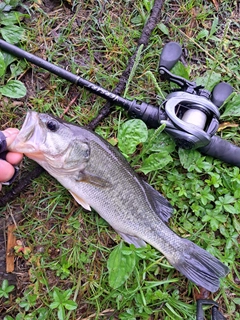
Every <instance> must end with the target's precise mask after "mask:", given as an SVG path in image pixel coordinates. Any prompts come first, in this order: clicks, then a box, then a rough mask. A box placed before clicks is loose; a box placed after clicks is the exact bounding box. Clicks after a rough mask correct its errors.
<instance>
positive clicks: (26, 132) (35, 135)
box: [9, 111, 43, 153]
mask: <svg viewBox="0 0 240 320" xmlns="http://www.w3.org/2000/svg"><path fill="white" fill-rule="evenodd" d="M42 137H43V132H42V130H41V127H40V126H39V117H38V113H37V112H35V111H28V112H27V114H26V118H25V120H24V122H23V125H22V128H21V130H20V131H19V133H18V135H17V137H16V139H15V140H14V141H13V142H12V144H11V145H10V146H9V150H11V151H15V152H22V153H35V152H37V151H39V148H38V147H39V142H40V141H41V140H42Z"/></svg>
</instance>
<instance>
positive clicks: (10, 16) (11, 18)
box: [0, 11, 29, 26]
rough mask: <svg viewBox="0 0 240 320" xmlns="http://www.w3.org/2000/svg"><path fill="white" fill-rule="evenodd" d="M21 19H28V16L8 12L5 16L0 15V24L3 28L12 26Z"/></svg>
mask: <svg viewBox="0 0 240 320" xmlns="http://www.w3.org/2000/svg"><path fill="white" fill-rule="evenodd" d="M23 17H29V15H28V14H23V13H20V12H17V11H14V12H8V13H7V14H4V13H2V14H0V23H1V24H3V25H5V26H12V25H13V24H15V23H18V22H19V20H20V19H21V18H23Z"/></svg>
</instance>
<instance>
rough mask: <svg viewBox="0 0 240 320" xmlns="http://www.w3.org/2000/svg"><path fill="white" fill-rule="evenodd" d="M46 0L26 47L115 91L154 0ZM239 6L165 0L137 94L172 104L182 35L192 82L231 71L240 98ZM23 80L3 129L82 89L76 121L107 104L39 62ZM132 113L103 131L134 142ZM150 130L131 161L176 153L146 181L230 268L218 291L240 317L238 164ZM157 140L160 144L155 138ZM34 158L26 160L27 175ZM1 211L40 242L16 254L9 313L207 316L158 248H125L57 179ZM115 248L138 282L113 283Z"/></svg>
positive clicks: (105, 124)
mask: <svg viewBox="0 0 240 320" xmlns="http://www.w3.org/2000/svg"><path fill="white" fill-rule="evenodd" d="M69 2H70V1H69ZM47 4H48V5H46V4H45V5H44V2H42V1H34V2H32V1H24V5H26V7H27V8H28V13H29V14H30V16H31V18H30V19H28V18H25V19H24V21H22V22H21V26H22V27H24V29H25V36H24V40H23V41H22V44H23V46H24V48H25V49H26V50H28V51H30V52H32V53H35V54H37V55H39V56H41V57H43V58H47V59H48V60H49V61H52V62H54V63H56V64H58V65H61V66H63V67H65V68H68V70H71V71H72V72H74V73H78V74H79V75H81V76H82V77H84V78H86V79H88V80H90V81H93V82H95V83H99V84H101V85H102V86H103V87H105V88H106V89H108V90H112V89H113V88H114V87H115V86H116V84H117V82H118V79H119V77H120V75H121V73H122V71H123V70H124V68H125V67H126V65H127V62H128V58H129V57H130V56H131V55H132V54H133V52H134V50H135V48H136V44H137V40H138V38H139V36H140V34H141V30H142V28H143V26H144V23H145V21H146V19H147V17H148V16H149V12H150V8H151V6H152V5H153V1H151V0H149V1H147V0H146V1H135V2H134V3H133V2H131V1H127V0H126V1H123V2H121V3H120V2H119V3H116V2H115V1H108V2H102V1H97V2H93V1H81V2H80V4H78V2H77V1H74V0H73V1H71V2H70V4H67V2H64V1H63V3H62V4H60V2H58V1H54V2H51V1H49V3H48V2H47ZM54 4H55V6H54ZM72 8H73V9H74V10H73V11H72ZM21 10H23V9H21ZM237 13H238V11H237V3H236V2H233V1H228V0H223V1H222V2H221V5H220V6H219V10H218V11H216V8H215V6H214V4H213V3H212V2H211V1H202V0H197V1H185V0H181V1H165V4H164V6H163V9H162V21H161V23H160V24H159V25H158V26H157V27H156V28H155V30H154V31H153V33H152V35H151V37H150V42H149V45H148V47H147V48H144V49H143V50H142V52H139V55H138V58H139V61H138V63H137V64H136V66H135V67H136V69H135V72H134V74H133V75H132V76H133V77H132V80H131V82H130V83H128V89H127V91H126V97H127V98H131V99H133V98H134V99H140V100H143V101H146V102H150V103H152V104H160V103H161V101H162V95H166V92H168V90H169V89H170V85H169V84H168V83H163V82H160V79H159V76H158V73H157V69H158V63H159V54H160V51H161V49H162V46H163V44H164V43H166V42H167V41H169V40H172V41H179V42H180V43H181V44H182V45H183V46H184V48H185V49H186V51H187V53H188V54H187V56H186V57H185V69H184V72H188V73H189V74H190V78H191V79H197V81H199V82H201V83H204V84H206V85H207V86H209V88H211V86H212V84H213V83H215V82H216V81H218V80H219V79H220V78H221V80H223V81H226V82H228V83H230V84H231V85H232V86H233V88H234V94H233V99H239V93H240V88H239V77H240V74H239V58H238V52H239V41H238V38H239V22H238V18H237ZM20 78H21V81H22V82H23V83H24V84H25V86H26V87H27V96H26V98H24V99H22V100H21V101H22V102H23V104H20V103H19V101H18V103H16V101H17V100H16V99H8V100H6V98H4V99H5V100H3V101H5V102H1V108H2V110H3V112H2V113H1V114H0V121H1V128H5V127H7V126H14V127H16V126H17V127H20V126H21V123H22V119H23V114H25V112H26V110H27V109H33V110H35V111H39V112H48V113H52V114H54V115H57V116H61V115H62V114H63V112H64V110H65V108H66V107H67V106H68V105H69V104H70V102H71V101H72V99H74V98H75V97H76V95H78V94H79V93H80V96H79V97H78V98H77V99H76V101H75V103H74V104H73V105H72V106H71V107H70V109H69V111H68V112H67V114H66V115H65V116H64V119H65V120H68V121H72V122H74V123H78V124H80V125H86V124H88V123H89V122H90V121H91V120H92V119H93V118H94V117H95V116H96V115H97V114H98V112H99V110H100V109H101V107H102V106H103V104H104V100H103V99H101V98H98V97H96V96H94V95H92V94H90V93H88V92H87V91H86V90H82V89H79V88H76V87H75V86H73V85H71V84H69V83H67V82H66V81H64V80H62V79H60V78H57V77H56V76H54V75H49V74H48V73H47V72H46V71H44V70H42V69H39V68H38V67H35V66H30V65H28V66H25V69H24V72H23V73H22V74H21V76H20ZM236 101H239V100H236ZM231 108H235V109H236V106H234V107H231V103H230V104H229V105H227V106H226V107H223V108H222V109H221V113H222V114H223V115H224V116H223V117H222V120H221V121H222V122H223V123H225V129H223V130H222V131H220V132H219V133H218V134H219V135H220V136H221V137H223V138H224V139H228V140H230V141H232V142H233V143H235V144H236V145H239V137H240V135H239V130H238V128H236V127H232V126H231V124H233V123H235V124H239V112H237V111H236V110H235V109H234V112H231V110H232V109H231ZM227 111H228V112H227ZM126 120H127V115H126V113H125V112H124V111H123V110H121V109H120V108H116V111H114V112H113V113H112V114H111V115H110V116H109V117H107V118H106V119H105V120H104V121H102V123H101V124H100V125H99V126H98V127H97V129H96V132H97V133H98V134H100V135H102V136H103V137H104V138H105V139H108V140H109V141H111V142H112V143H113V144H116V143H117V139H118V140H119V145H121V142H124V143H125V145H126V141H128V142H129V144H131V139H129V137H127V136H126V135H125V136H124V135H123V136H122V137H121V130H122V128H123V125H126ZM127 125H128V122H127ZM144 130H145V131H144ZM143 131H144V132H145V134H146V135H147V140H146V141H145V142H144V141H143V142H142V143H141V144H140V145H137V146H136V148H135V149H134V151H132V152H129V153H128V154H127V156H128V161H129V162H130V163H131V164H132V166H133V167H134V169H135V170H137V171H138V172H139V173H140V174H142V175H143V174H144V173H146V170H148V169H149V166H148V167H147V168H148V169H146V166H147V165H148V161H149V160H147V159H148V158H149V157H150V156H151V155H154V157H157V154H159V153H161V152H162V151H163V152H165V153H164V156H165V157H168V159H169V162H168V164H166V163H165V164H164V163H161V164H160V167H152V166H150V171H148V173H147V174H146V176H145V177H146V178H147V180H148V181H149V182H150V184H151V185H153V186H154V187H155V188H156V189H157V190H159V191H160V192H161V193H163V194H164V195H165V197H166V198H167V199H168V200H169V201H170V202H171V204H172V205H173V206H174V208H175V213H174V216H173V218H172V219H171V222H170V226H171V228H172V229H173V230H174V231H176V232H177V233H178V234H180V235H181V236H182V237H186V238H188V239H190V240H192V241H194V242H195V243H196V244H199V245H200V246H201V247H203V248H205V249H207V250H208V251H210V252H211V253H212V254H214V255H215V256H216V257H218V258H219V259H221V260H222V261H223V262H224V263H226V264H227V265H229V267H230V269H231V273H230V274H229V275H228V276H227V277H226V278H225V279H223V281H222V283H221V288H220V290H219V291H218V292H217V293H216V294H214V295H212V298H213V299H214V300H216V301H217V302H218V303H219V304H220V309H221V311H222V313H223V314H224V315H225V316H226V317H227V319H232V320H233V319H234V320H236V319H240V309H239V303H240V301H239V299H240V290H239V279H240V265H239V229H240V227H239V203H240V194H239V184H240V173H239V169H238V168H237V167H231V166H229V165H227V164H224V163H222V162H221V161H219V160H214V159H212V158H210V157H204V156H202V155H201V154H200V153H198V152H197V151H192V152H187V151H181V150H177V148H176V147H175V146H174V145H173V142H172V141H171V140H170V139H169V138H168V137H167V136H166V135H165V134H164V133H161V132H159V131H161V130H159V131H157V133H155V134H154V132H153V130H147V129H146V128H145V129H144V128H143ZM132 134H133V135H134V131H133V132H132ZM121 139H124V141H121ZM128 139H129V140H128ZM154 139H155V140H156V139H157V142H158V143H159V144H160V147H159V146H158V145H157V143H155V144H153V142H154V141H155V140H154ZM156 145H157V146H156ZM124 153H125V154H126V153H127V151H126V150H124ZM32 166H33V164H32V163H31V162H30V161H29V160H28V159H24V161H23V163H22V164H21V172H24V171H26V170H27V169H29V168H31V167H32ZM5 190H7V188H6V187H5ZM0 212H1V213H2V214H3V213H7V214H13V215H16V214H17V213H19V212H21V221H20V222H19V224H18V229H17V232H16V235H17V238H18V239H19V240H21V242H22V246H23V247H25V248H26V247H28V248H30V253H29V252H26V254H24V252H20V253H19V254H18V255H17V258H16V266H17V270H18V289H17V292H18V299H17V300H15V301H11V303H10V302H9V301H8V300H3V298H0V299H1V300H0V302H1V304H2V306H1V307H2V308H3V310H4V313H5V314H6V317H5V318H6V319H17V320H19V319H24V320H25V319H128V320H129V319H166V320H170V319H188V320H189V319H195V318H196V304H195V301H194V299H195V298H196V296H197V289H196V287H195V285H193V284H192V283H190V282H189V281H187V280H186V278H185V277H183V276H181V275H180V274H179V273H178V272H177V271H176V270H175V269H174V268H172V267H171V266H169V264H168V263H167V261H166V260H165V258H164V257H163V256H162V255H161V254H160V253H159V252H157V251H156V250H155V249H153V248H151V247H150V246H148V247H147V248H143V249H134V248H133V247H131V246H130V247H129V246H127V245H125V244H123V243H122V242H121V240H120V237H119V236H118V235H117V234H116V233H115V232H114V231H113V230H112V229H111V228H110V227H109V226H108V225H107V223H106V222H105V221H104V220H103V219H101V218H100V217H99V216H98V215H97V214H96V213H95V212H90V213H89V212H86V211H84V210H83V209H82V208H80V207H79V206H78V205H77V204H76V202H75V201H74V200H73V199H72V198H71V196H70V195H69V193H68V192H67V191H66V190H65V189H64V188H63V187H62V186H60V185H59V184H58V183H56V181H55V180H54V179H53V178H51V177H50V176H49V175H47V174H43V175H42V176H40V177H39V178H38V179H37V180H35V181H33V183H32V185H31V186H29V187H28V189H27V190H26V192H24V193H23V194H22V195H21V196H20V197H19V198H18V199H16V200H14V201H13V202H12V203H9V204H8V205H7V206H6V207H5V208H2V209H1V211H0ZM116 244H118V247H117V248H120V247H121V251H120V252H121V254H122V253H123V254H124V252H125V254H127V255H128V256H129V257H131V259H132V260H129V261H130V262H129V264H131V263H133V262H132V261H133V260H134V261H135V262H134V265H133V264H132V266H133V267H132V272H129V277H128V279H127V280H126V281H125V282H124V283H123V284H121V285H120V286H119V287H118V288H115V289H113V288H112V287H111V286H110V285H109V269H108V267H107V266H108V263H109V259H110V256H111V255H112V254H113V252H114V250H116V249H115V248H116ZM4 288H5V287H4ZM4 292H8V290H7V289H6V288H5V289H4ZM6 294H7V293H6ZM76 305H77V308H76ZM206 314H207V312H206ZM209 314H210V313H209V312H208V315H206V319H208V318H209V317H210V316H209Z"/></svg>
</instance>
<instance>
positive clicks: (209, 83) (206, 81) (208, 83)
mask: <svg viewBox="0 0 240 320" xmlns="http://www.w3.org/2000/svg"><path fill="white" fill-rule="evenodd" d="M221 79H222V76H221V74H220V73H217V72H214V71H206V72H205V74H204V76H203V77H201V78H197V79H196V83H197V84H198V85H203V86H204V87H205V88H206V89H207V90H209V91H210V92H211V91H212V90H213V88H214V87H215V86H216V85H217V84H218V83H219V82H221Z"/></svg>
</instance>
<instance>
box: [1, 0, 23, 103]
mask: <svg viewBox="0 0 240 320" xmlns="http://www.w3.org/2000/svg"><path fill="white" fill-rule="evenodd" d="M19 2H20V1H14V0H12V1H7V0H6V1H4V2H2V3H1V4H0V27H1V28H0V34H1V36H2V38H3V39H4V40H6V41H8V42H9V43H12V44H15V43H18V42H19V41H20V40H21V39H22V38H23V34H24V28H23V27H21V26H17V25H16V24H19V22H20V20H22V19H23V18H26V17H28V15H26V14H22V13H20V12H18V11H13V10H12V9H14V8H16V7H17V6H18V5H19ZM8 67H10V70H11V75H10V80H8V81H7V83H6V84H4V80H5V79H6V78H8V79H9V74H8V73H7V68H8ZM25 68H26V64H25V63H24V62H23V61H22V62H17V58H16V57H13V56H12V55H10V54H8V53H6V52H0V77H1V78H2V80H1V86H0V94H2V95H3V96H6V97H10V98H22V97H24V96H25V95H26V87H25V86H24V84H23V83H22V82H21V81H19V80H11V78H14V77H17V76H18V75H20V74H22V72H23V71H24V69H25Z"/></svg>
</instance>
